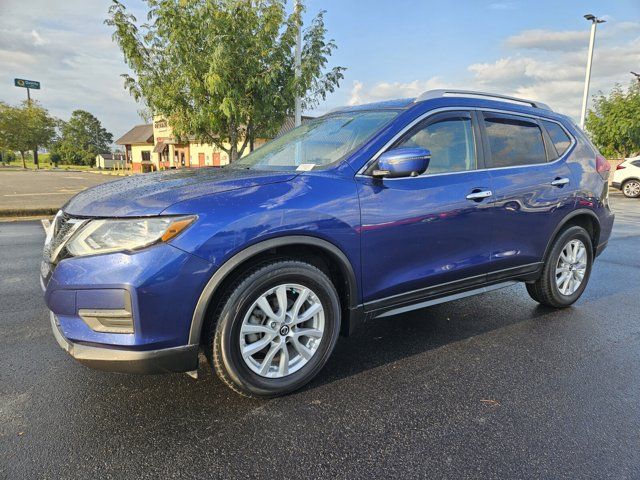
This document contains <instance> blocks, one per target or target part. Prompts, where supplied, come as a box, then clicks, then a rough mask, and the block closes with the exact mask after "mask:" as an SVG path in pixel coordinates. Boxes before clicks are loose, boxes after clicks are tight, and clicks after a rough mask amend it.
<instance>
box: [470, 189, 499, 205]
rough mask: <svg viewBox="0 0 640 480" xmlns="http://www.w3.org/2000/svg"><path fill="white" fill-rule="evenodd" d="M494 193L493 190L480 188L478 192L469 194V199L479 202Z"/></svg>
mask: <svg viewBox="0 0 640 480" xmlns="http://www.w3.org/2000/svg"><path fill="white" fill-rule="evenodd" d="M492 195H493V192H492V191H491V190H479V191H477V192H476V191H473V192H471V193H470V194H469V195H467V200H473V201H474V202H479V201H481V200H484V199H485V198H487V197H490V196H492Z"/></svg>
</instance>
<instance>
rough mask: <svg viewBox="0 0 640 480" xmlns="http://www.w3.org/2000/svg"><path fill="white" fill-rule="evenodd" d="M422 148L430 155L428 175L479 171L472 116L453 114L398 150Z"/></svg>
mask: <svg viewBox="0 0 640 480" xmlns="http://www.w3.org/2000/svg"><path fill="white" fill-rule="evenodd" d="M399 147H419V148H425V149H427V150H429V151H431V161H430V162H429V168H428V169H427V171H426V173H425V174H426V175H428V174H434V173H446V172H461V171H465V170H473V169H475V168H476V148H475V141H474V137H473V126H472V124H471V116H470V115H469V114H453V115H449V116H445V117H444V118H441V119H439V120H435V121H430V122H429V123H428V124H427V125H426V126H424V127H419V128H418V130H417V131H415V132H414V133H412V134H410V136H409V137H408V138H407V139H405V140H403V141H401V142H400V143H399V144H398V145H396V147H395V148H399Z"/></svg>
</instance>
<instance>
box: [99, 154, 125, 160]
mask: <svg viewBox="0 0 640 480" xmlns="http://www.w3.org/2000/svg"><path fill="white" fill-rule="evenodd" d="M98 155H99V156H101V157H102V158H104V159H105V160H122V159H123V158H124V153H99V154H98Z"/></svg>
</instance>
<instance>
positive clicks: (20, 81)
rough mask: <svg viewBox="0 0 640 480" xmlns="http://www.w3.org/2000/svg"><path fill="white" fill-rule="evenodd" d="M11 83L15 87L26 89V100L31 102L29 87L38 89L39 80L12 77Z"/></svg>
mask: <svg viewBox="0 0 640 480" xmlns="http://www.w3.org/2000/svg"><path fill="white" fill-rule="evenodd" d="M13 83H14V85H15V86H16V87H22V88H26V89H27V100H28V101H29V102H31V89H32V88H33V89H34V90H40V82H36V81H35V80H25V79H24V78H14V80H13Z"/></svg>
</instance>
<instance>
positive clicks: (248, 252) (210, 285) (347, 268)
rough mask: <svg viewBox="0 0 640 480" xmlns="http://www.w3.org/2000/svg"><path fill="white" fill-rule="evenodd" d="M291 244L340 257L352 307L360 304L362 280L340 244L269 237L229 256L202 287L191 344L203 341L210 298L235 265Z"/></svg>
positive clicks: (312, 238)
mask: <svg viewBox="0 0 640 480" xmlns="http://www.w3.org/2000/svg"><path fill="white" fill-rule="evenodd" d="M287 245H309V246H314V247H319V248H322V249H324V250H325V251H326V252H327V253H329V254H330V255H332V256H333V257H334V258H335V260H336V261H337V263H338V265H339V266H340V269H341V270H342V273H343V275H344V276H345V278H346V279H347V281H348V287H349V309H351V310H353V309H355V308H356V307H357V306H358V301H359V298H360V297H359V295H358V283H357V280H356V275H355V272H354V271H353V267H352V266H351V262H350V261H349V259H348V258H347V256H346V255H345V254H344V253H343V252H342V250H340V249H339V248H338V247H336V246H335V245H334V244H333V243H330V242H328V241H326V240H322V239H320V238H317V237H312V236H307V235H291V236H285V237H276V238H271V239H269V240H264V241H262V242H259V243H256V244H253V245H251V246H249V247H247V248H245V249H244V250H241V251H240V252H238V253H236V254H235V255H234V256H233V257H231V258H230V259H229V260H227V261H226V262H225V263H224V264H222V266H221V267H220V268H218V270H216V272H215V273H214V274H213V276H212V277H211V279H210V280H209V282H207V285H206V286H205V287H204V289H203V290H202V293H201V294H200V298H199V299H198V303H197V304H196V308H195V310H194V312H193V318H192V320H191V329H190V330H189V345H194V344H196V345H197V344H199V343H200V335H201V332H202V326H203V325H204V322H205V316H206V313H207V308H208V306H209V301H210V300H211V297H212V296H213V294H214V292H215V291H216V289H217V288H218V287H219V286H220V284H221V283H222V281H223V280H224V279H225V278H226V277H227V275H229V274H230V273H231V272H232V271H233V269H235V268H236V267H237V266H238V265H240V264H241V263H243V262H244V261H245V260H248V259H249V258H251V257H253V256H254V255H256V254H258V253H261V252H264V251H266V250H270V249H272V248H276V247H283V246H287Z"/></svg>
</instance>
